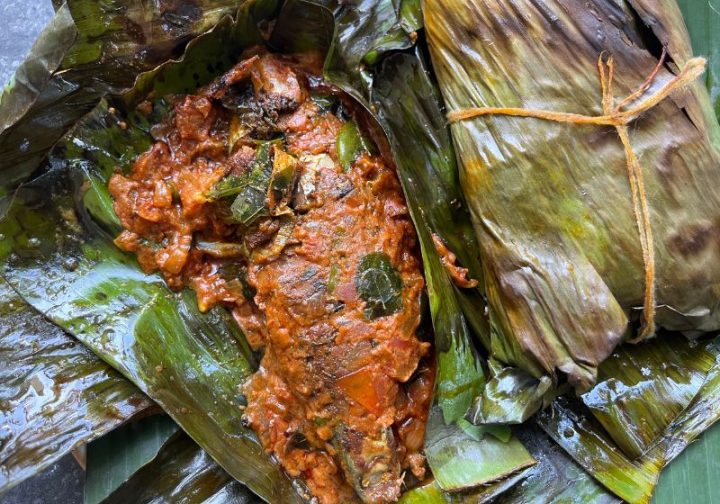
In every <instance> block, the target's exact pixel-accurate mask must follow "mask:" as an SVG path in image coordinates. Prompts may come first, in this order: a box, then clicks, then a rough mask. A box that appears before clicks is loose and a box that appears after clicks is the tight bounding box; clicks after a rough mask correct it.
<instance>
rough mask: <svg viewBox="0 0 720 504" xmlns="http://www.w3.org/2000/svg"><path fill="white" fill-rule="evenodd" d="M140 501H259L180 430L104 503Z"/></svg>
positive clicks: (253, 503)
mask: <svg viewBox="0 0 720 504" xmlns="http://www.w3.org/2000/svg"><path fill="white" fill-rule="evenodd" d="M128 502H142V503H148V504H150V503H152V504H155V503H157V504H160V503H163V502H204V503H207V504H211V503H213V504H224V503H237V504H256V503H259V502H262V501H261V500H260V499H258V498H257V497H256V496H255V495H254V494H252V493H251V492H250V491H249V490H247V488H245V487H244V486H242V485H241V484H240V483H239V482H238V481H237V480H234V479H233V478H232V477H231V476H230V475H229V474H227V473H226V472H225V471H224V470H223V469H222V468H221V467H220V466H219V465H217V463H216V462H215V461H214V460H213V459H212V458H211V457H210V456H208V454H207V453H206V452H205V451H203V450H202V449H201V448H200V447H199V446H198V445H197V444H195V443H194V442H193V440H192V439H190V438H189V437H188V436H187V435H186V434H184V433H183V432H178V433H176V434H174V435H173V436H171V437H170V438H169V439H168V440H167V442H166V443H165V444H163V445H162V446H161V447H160V450H159V451H158V452H157V454H156V455H155V457H154V458H153V459H152V460H150V461H149V462H148V463H147V464H145V465H143V466H142V467H141V468H140V469H139V470H138V471H137V472H136V473H135V474H133V475H132V477H131V478H130V479H128V480H127V481H126V482H125V483H123V484H122V485H121V486H120V487H119V488H117V489H116V490H115V491H114V492H113V493H111V494H110V495H109V496H108V497H107V498H106V499H105V500H103V503H104V504H126V503H128Z"/></svg>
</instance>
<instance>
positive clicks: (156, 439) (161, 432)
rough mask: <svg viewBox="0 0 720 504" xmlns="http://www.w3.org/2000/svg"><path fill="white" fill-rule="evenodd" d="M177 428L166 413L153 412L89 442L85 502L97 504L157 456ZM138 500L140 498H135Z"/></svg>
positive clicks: (86, 503)
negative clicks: (151, 414) (157, 413)
mask: <svg viewBox="0 0 720 504" xmlns="http://www.w3.org/2000/svg"><path fill="white" fill-rule="evenodd" d="M177 431H178V426H177V424H176V423H175V422H173V421H172V420H171V419H170V418H169V417H168V416H167V415H153V416H150V417H147V418H143V419H141V420H138V421H134V422H128V423H127V424H125V425H123V426H122V427H120V428H118V429H115V430H114V431H112V432H110V433H108V434H106V435H104V436H103V437H101V438H99V439H96V440H95V441H93V442H92V443H89V444H88V445H87V450H86V470H85V495H84V503H85V504H98V503H99V502H101V501H103V500H105V498H106V497H108V496H109V495H110V494H112V493H113V492H114V491H115V490H116V489H117V488H118V487H119V486H121V485H122V484H123V483H125V482H126V481H127V480H128V479H129V478H130V477H131V476H133V475H134V474H135V473H136V472H137V471H138V470H140V469H141V468H142V467H144V466H145V465H146V464H148V463H150V461H151V460H153V459H154V458H156V456H157V455H158V452H159V451H160V449H161V448H162V447H163V446H164V445H165V443H166V442H167V441H168V439H169V438H170V437H172V436H173V434H175V433H176V432H177ZM136 502H137V501H136Z"/></svg>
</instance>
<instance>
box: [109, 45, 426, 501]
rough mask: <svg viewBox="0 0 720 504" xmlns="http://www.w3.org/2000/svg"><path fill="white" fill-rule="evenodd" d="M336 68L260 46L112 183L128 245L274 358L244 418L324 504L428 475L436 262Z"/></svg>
mask: <svg viewBox="0 0 720 504" xmlns="http://www.w3.org/2000/svg"><path fill="white" fill-rule="evenodd" d="M320 68H321V60H320V58H318V57H317V56H314V55H295V56H280V55H275V54H270V53H267V52H266V51H265V50H262V49H254V50H252V51H249V52H248V53H246V54H245V55H244V59H243V60H242V61H241V62H240V63H239V64H238V65H236V66H235V67H234V68H232V69H231V70H230V71H229V72H228V73H226V74H225V75H223V76H222V77H220V78H218V79H217V80H216V81H214V82H213V83H211V84H209V85H208V86H206V87H204V88H202V89H200V90H199V91H198V92H197V94H194V95H187V96H180V97H175V98H174V101H173V108H172V111H171V112H170V113H169V114H168V115H167V117H166V118H165V120H164V121H163V122H162V123H161V124H159V125H157V126H156V127H155V128H154V130H153V134H154V137H155V139H156V142H155V143H154V145H153V146H152V147H151V148H150V150H148V151H147V152H146V153H144V154H143V155H141V156H140V157H139V158H138V159H137V160H136V162H135V163H134V165H133V166H132V169H131V171H130V172H129V173H126V174H123V173H116V174H114V175H113V176H112V178H111V180H110V183H109V187H110V192H111V194H112V196H113V198H114V208H115V211H116V213H117V215H118V216H119V218H120V220H121V222H122V225H123V227H124V231H123V232H122V233H121V234H120V235H119V236H118V237H117V239H116V240H115V243H116V244H117V246H118V247H120V248H121V249H123V250H125V251H129V252H133V253H135V254H136V255H137V259H138V261H139V263H140V265H141V266H142V268H143V269H144V270H145V271H147V272H151V271H160V272H161V273H162V274H163V275H164V278H165V279H166V281H167V283H168V284H169V285H170V286H171V287H172V288H174V289H180V288H182V287H184V286H189V287H191V288H192V289H194V290H195V291H196V292H197V298H198V304H199V306H200V309H201V310H203V311H206V310H209V309H210V308H211V307H213V306H215V305H217V304H220V305H223V306H225V307H227V308H228V309H230V310H231V311H232V313H233V315H234V318H235V320H237V322H238V324H239V325H240V326H241V328H242V330H243V331H244V333H245V335H246V337H247V339H248V341H249V343H250V344H251V346H252V347H253V348H254V349H255V350H258V351H262V352H263V357H262V360H261V364H260V368H259V370H258V371H257V372H256V373H255V374H254V375H253V376H252V377H251V378H250V379H249V381H248V382H247V383H245V384H243V391H244V394H245V395H246V397H247V401H248V404H247V407H246V408H245V410H244V412H243V421H244V422H245V423H246V424H247V425H249V426H250V427H252V429H253V430H254V431H255V432H256V433H257V435H258V437H259V439H260V441H261V442H262V444H263V446H264V447H265V449H266V450H267V451H268V452H269V453H270V454H272V455H273V456H275V457H276V458H277V460H279V462H280V463H281V464H282V466H283V468H284V469H285V471H286V472H287V473H288V474H289V475H290V476H292V477H294V478H299V479H301V480H302V481H304V482H305V484H306V485H307V488H308V490H309V492H310V494H311V495H312V496H314V497H315V498H316V499H317V501H318V502H321V503H340V502H356V501H358V500H361V501H363V502H372V503H376V502H377V503H383V502H393V501H395V500H397V499H398V498H399V496H400V493H401V488H402V486H403V481H404V479H403V478H404V476H405V474H406V473H412V474H413V475H414V477H415V478H416V479H418V480H422V479H423V478H424V477H425V473H426V469H425V460H424V456H423V455H422V446H423V440H424V434H425V423H426V420H427V414H428V408H429V404H430V400H431V393H432V387H433V377H434V371H433V369H432V357H431V355H430V344H429V343H426V342H422V341H420V339H419V338H418V337H417V335H416V333H417V330H418V326H419V324H420V316H421V313H420V311H421V307H420V296H421V292H422V289H423V278H422V273H421V263H420V260H419V258H418V251H417V244H416V236H415V232H414V229H413V227H412V223H411V221H410V218H409V216H408V211H407V208H406V205H405V202H404V199H403V196H402V191H401V188H400V185H399V182H398V180H397V177H396V175H395V172H394V170H393V169H392V167H391V166H389V163H388V162H387V161H386V160H384V159H383V157H382V156H381V155H379V154H376V153H374V151H375V150H376V149H374V148H372V146H371V145H370V146H368V145H369V144H370V143H371V142H370V141H369V140H368V139H367V138H365V137H363V135H362V134H361V133H360V132H359V130H358V128H357V126H356V123H355V122H354V121H353V119H352V118H353V117H354V116H356V115H357V113H356V112H357V111H354V109H353V105H352V102H351V101H350V100H349V98H348V97H346V96H344V95H343V94H342V93H340V92H339V91H338V90H337V89H335V88H333V87H331V86H329V85H328V84H326V83H325V82H324V81H323V80H322V79H321V78H320V77H319V75H321V70H320ZM151 108H152V105H150V104H149V103H147V102H146V103H144V104H142V106H141V107H140V110H145V111H148V110H151Z"/></svg>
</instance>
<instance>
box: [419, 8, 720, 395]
mask: <svg viewBox="0 0 720 504" xmlns="http://www.w3.org/2000/svg"><path fill="white" fill-rule="evenodd" d="M424 16H425V25H426V30H427V35H428V45H429V48H430V52H431V55H432V62H433V66H434V68H435V71H436V74H437V77H438V80H439V83H440V88H441V90H442V92H443V96H444V98H445V101H446V104H447V106H448V109H449V110H451V111H458V110H462V109H467V108H470V107H488V106H494V107H522V108H533V109H543V110H550V111H559V112H571V113H579V114H587V115H593V116H594V115H598V114H602V109H601V99H600V98H601V93H600V88H599V81H598V70H597V65H598V58H599V57H600V55H601V54H603V53H605V54H606V55H612V56H613V58H614V61H615V76H614V89H615V95H616V97H618V98H620V97H623V96H626V95H628V94H629V93H630V92H631V91H633V90H635V89H637V88H638V87H639V86H640V85H641V84H642V83H643V82H644V81H645V80H646V79H647V78H648V76H649V75H650V74H651V73H652V71H653V69H654V68H655V67H656V66H657V64H658V59H659V57H660V48H661V47H662V46H663V45H667V50H668V55H669V57H670V58H671V60H672V64H668V65H665V66H663V67H661V68H660V70H659V73H658V76H657V77H656V81H657V82H656V83H655V84H654V85H655V87H657V86H659V85H660V83H665V82H667V81H668V80H669V79H671V78H672V77H673V75H674V74H675V73H677V72H678V71H679V68H681V67H683V65H684V64H685V63H686V62H687V61H688V60H689V59H690V57H691V55H692V53H691V51H690V45H689V39H688V37H687V33H686V30H685V27H684V24H683V21H682V17H681V14H680V11H679V9H678V7H677V4H676V3H675V1H674V0H663V1H662V2H651V1H644V0H636V1H630V2H627V3H625V2H623V3H620V4H619V3H616V2H609V1H606V0H594V1H592V2H590V3H589V4H588V3H587V2H585V1H580V0H573V1H570V2H559V1H555V0H543V1H540V2H536V1H529V0H527V1H526V0H504V1H500V2H496V1H485V0H473V1H470V2H459V1H455V0H429V1H428V2H426V3H425V4H424ZM646 25H647V27H646ZM620 34H622V36H620ZM509 41H512V43H510V42H509ZM653 89H655V88H653ZM651 91H652V90H651ZM451 131H452V134H453V139H454V142H455V146H456V149H457V152H458V156H459V159H460V174H461V180H462V187H463V190H464V192H465V195H466V198H467V201H468V204H469V206H470V209H471V214H472V219H473V223H474V226H475V230H476V233H477V236H478V242H479V244H480V252H481V256H482V263H483V267H484V268H485V276H484V279H485V290H486V292H487V296H488V301H489V305H490V320H491V326H492V331H491V334H492V345H491V347H492V350H493V355H494V356H495V357H496V358H497V359H499V360H501V361H503V362H505V363H507V364H510V365H515V366H518V367H521V368H523V369H525V370H526V371H528V372H529V373H531V374H533V375H534V376H535V377H536V378H540V377H541V376H542V375H544V374H555V373H557V372H560V373H562V374H563V375H565V376H567V379H568V381H569V382H570V383H571V384H573V385H574V386H576V387H577V388H578V389H579V390H587V389H588V388H589V387H590V386H591V385H592V384H593V382H594V381H595V378H596V373H597V367H598V365H599V364H600V363H601V362H602V361H604V360H605V359H606V358H607V357H608V356H610V354H611V353H612V351H613V349H614V348H615V347H616V346H617V345H618V344H619V343H620V342H621V341H623V340H624V339H625V338H627V337H629V336H631V335H632V331H631V330H630V329H632V328H631V327H630V325H629V321H632V320H633V319H635V318H637V315H638V312H639V307H641V306H642V305H643V301H644V298H645V292H644V286H645V273H646V272H645V265H644V260H643V254H642V252H641V245H640V238H639V235H638V227H637V223H636V219H635V216H634V214H633V202H632V194H631V191H630V186H629V183H628V173H627V159H626V154H625V150H624V148H623V145H622V143H621V142H620V140H619V138H618V136H617V134H616V132H615V131H614V130H613V129H612V128H608V127H602V126H596V125H588V126H581V125H577V124H560V123H555V122H550V121H543V120H540V119H534V118H518V117H498V116H487V117H477V118H474V119H469V120H465V121H461V122H457V123H455V124H453V125H452V128H451ZM719 133H720V128H718V125H717V122H716V120H715V118H714V117H713V111H712V108H711V106H710V102H709V99H708V96H707V92H706V91H705V89H704V87H703V86H702V84H701V83H695V84H693V85H692V86H690V87H688V88H687V90H686V91H685V92H684V93H682V96H680V95H678V96H675V97H673V98H672V99H667V100H664V101H662V102H661V103H659V104H658V105H657V106H656V107H654V108H652V110H650V111H648V112H646V113H645V114H644V115H643V117H642V119H641V120H639V121H637V122H635V123H633V124H632V131H631V135H630V136H631V140H630V142H631V144H632V146H633V149H634V151H635V153H636V154H637V156H638V159H640V160H641V161H640V163H641V165H642V169H643V173H644V178H645V183H646V185H647V194H648V203H649V206H650V219H651V226H652V229H653V230H654V234H655V240H654V250H655V256H656V260H655V267H656V268H655V282H654V283H655V286H656V302H657V313H656V317H655V320H656V322H657V324H658V326H661V327H666V328H668V329H672V330H682V331H690V330H694V331H710V330H713V329H717V328H718V326H720V303H718V295H717V288H716V286H717V285H718V282H720V261H718V257H719V255H720V253H719V250H720V249H718V246H717V242H716V240H714V239H713V238H712V237H713V236H715V235H716V234H717V229H716V227H715V225H716V224H715V223H716V222H717V221H718V218H720V197H718V195H717V194H716V193H715V192H713V191H708V190H707V189H706V188H708V187H714V186H715V185H717V183H718V182H719V181H720V170H718V166H719V164H720V152H719V151H718V145H720V144H718V138H720V137H718V134H719ZM700 279H702V280H700Z"/></svg>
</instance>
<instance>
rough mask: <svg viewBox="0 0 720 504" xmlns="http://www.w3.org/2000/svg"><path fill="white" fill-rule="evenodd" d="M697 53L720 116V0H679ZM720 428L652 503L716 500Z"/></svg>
mask: <svg viewBox="0 0 720 504" xmlns="http://www.w3.org/2000/svg"><path fill="white" fill-rule="evenodd" d="M678 3H679V4H680V8H681V10H682V12H683V15H684V18H685V23H686V24H687V27H688V31H689V32H690V38H691V40H692V46H693V49H694V52H695V54H702V55H705V56H707V58H708V72H707V74H706V79H705V81H706V85H707V87H708V89H709V91H710V97H711V99H712V102H713V104H714V108H715V113H716V114H718V115H720V80H719V79H720V2H718V1H717V0H708V1H707V2H695V1H693V0H679V1H678ZM718 450H720V428H719V427H717V426H715V427H713V428H712V429H710V430H708V431H707V433H705V434H704V435H703V436H702V438H700V439H699V440H698V441H697V442H696V443H693V444H692V445H691V446H690V447H689V448H688V449H687V450H686V451H685V452H683V453H682V454H681V455H680V456H678V458H677V459H676V460H675V461H674V462H673V463H672V464H670V465H669V466H668V468H667V469H666V470H665V471H663V473H662V475H661V476H660V482H659V483H658V486H657V489H656V491H655V495H654V498H653V502H654V503H656V504H666V503H668V504H669V503H673V502H689V501H695V502H713V500H714V499H715V498H716V497H715V496H716V495H717V494H718V493H719V492H720V480H718V478H717V477H716V475H717V474H718V467H717V457H716V456H714V454H715V453H716V452H717V451H718Z"/></svg>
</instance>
